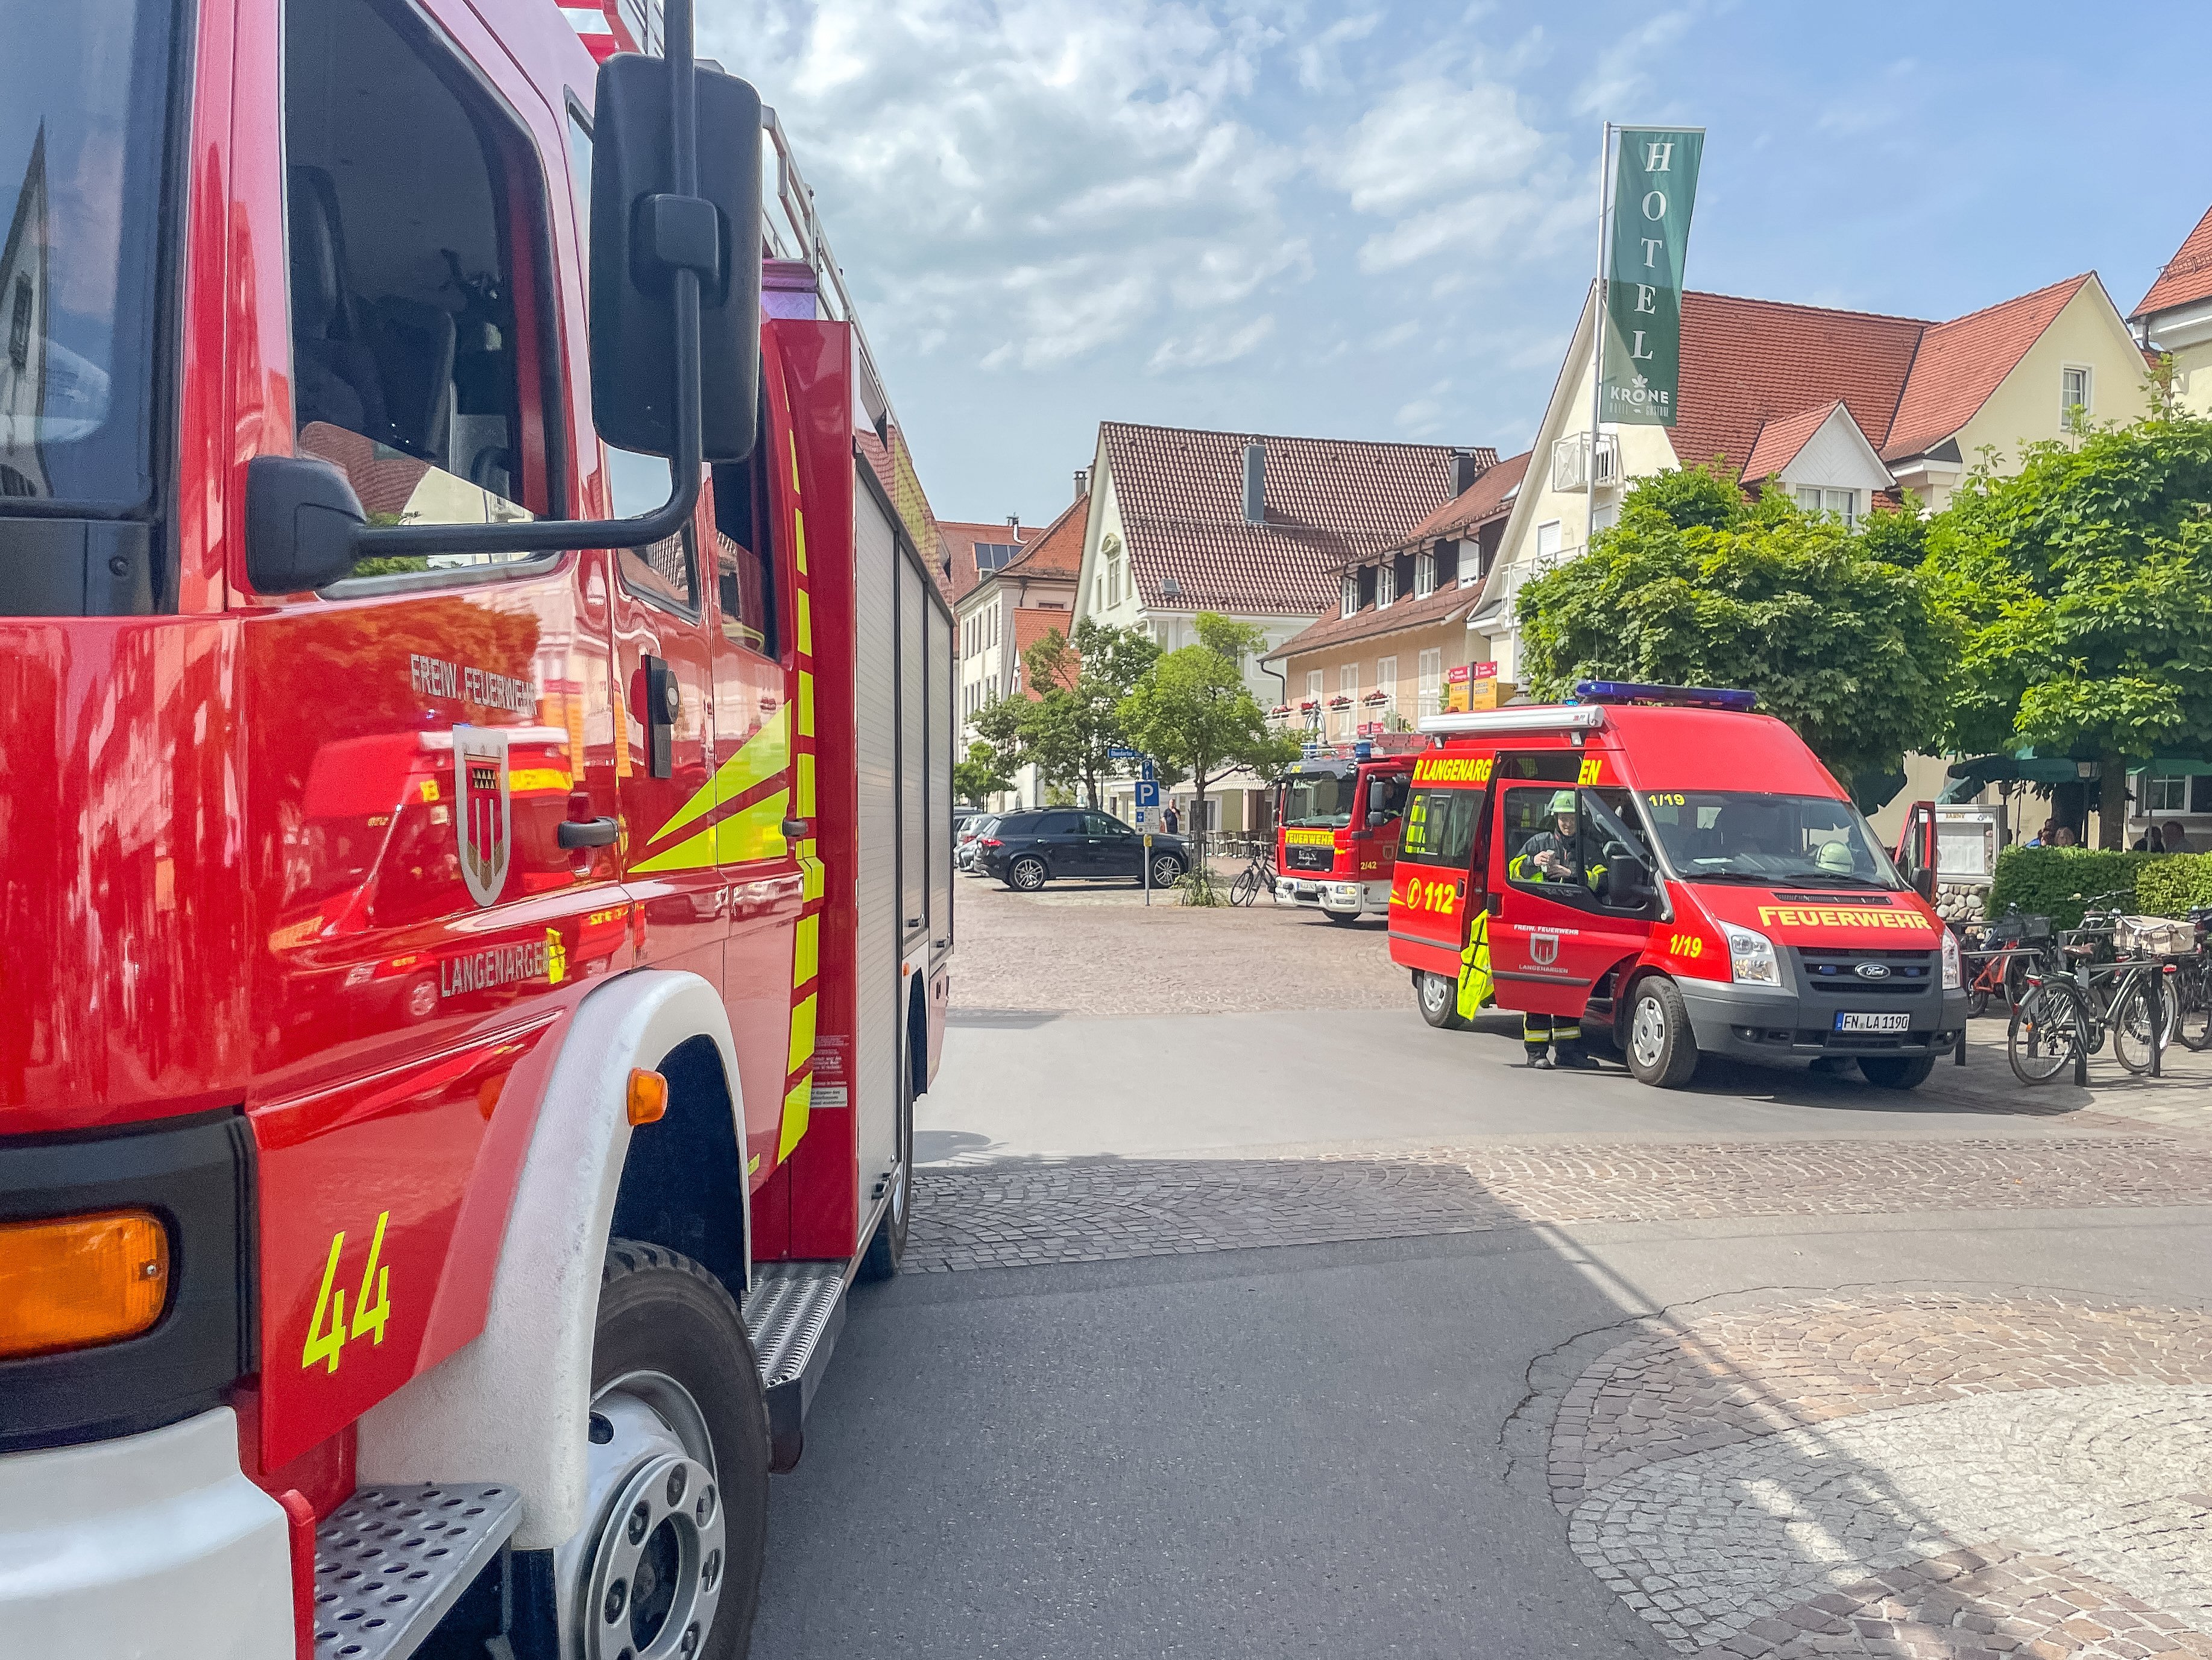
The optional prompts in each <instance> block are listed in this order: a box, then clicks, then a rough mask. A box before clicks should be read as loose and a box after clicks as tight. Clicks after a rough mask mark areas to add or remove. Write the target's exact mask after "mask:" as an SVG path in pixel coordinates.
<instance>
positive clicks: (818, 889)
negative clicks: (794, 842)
mask: <svg viewBox="0 0 2212 1660" xmlns="http://www.w3.org/2000/svg"><path fill="white" fill-rule="evenodd" d="M799 883H800V886H799V898H800V900H801V902H802V903H804V902H805V901H807V900H812V899H819V898H820V897H822V893H823V887H824V885H825V884H824V883H823V866H822V861H821V860H819V859H817V858H816V857H815V855H814V838H813V837H812V836H808V837H807V838H806V840H805V841H804V842H800V843H799Z"/></svg>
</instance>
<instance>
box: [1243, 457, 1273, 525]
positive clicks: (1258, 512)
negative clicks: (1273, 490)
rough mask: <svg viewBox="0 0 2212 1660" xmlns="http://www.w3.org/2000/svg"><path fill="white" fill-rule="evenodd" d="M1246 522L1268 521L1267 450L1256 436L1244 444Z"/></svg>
mask: <svg viewBox="0 0 2212 1660" xmlns="http://www.w3.org/2000/svg"><path fill="white" fill-rule="evenodd" d="M1244 522H1245V523H1246V524H1248V525H1264V524H1265V523H1267V450H1266V449H1265V448H1263V447H1261V443H1260V441H1259V440H1258V439H1256V438H1254V439H1250V440H1248V441H1246V443H1245V446H1244Z"/></svg>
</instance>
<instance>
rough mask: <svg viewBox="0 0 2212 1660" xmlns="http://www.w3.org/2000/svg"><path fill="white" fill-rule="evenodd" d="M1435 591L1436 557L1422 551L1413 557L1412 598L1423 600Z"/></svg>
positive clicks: (1431, 553)
mask: <svg viewBox="0 0 2212 1660" xmlns="http://www.w3.org/2000/svg"><path fill="white" fill-rule="evenodd" d="M1436 591H1437V556H1436V554H1435V553H1434V552H1433V551H1431V550H1422V551H1421V552H1419V553H1417V554H1415V555H1414V556H1413V598H1414V599H1427V598H1428V597H1429V596H1430V595H1431V594H1432V593H1435V592H1436Z"/></svg>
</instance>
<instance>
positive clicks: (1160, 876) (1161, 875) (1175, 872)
mask: <svg viewBox="0 0 2212 1660" xmlns="http://www.w3.org/2000/svg"><path fill="white" fill-rule="evenodd" d="M1181 875H1182V867H1181V866H1178V865H1177V864H1176V861H1175V860H1172V859H1169V858H1166V857H1164V856H1163V857H1161V858H1158V859H1155V860H1152V885H1153V886H1154V887H1156V888H1171V887H1173V886H1174V885H1176V878H1177V877H1179V876H1181Z"/></svg>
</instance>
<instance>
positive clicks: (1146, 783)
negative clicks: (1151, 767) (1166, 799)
mask: <svg viewBox="0 0 2212 1660" xmlns="http://www.w3.org/2000/svg"><path fill="white" fill-rule="evenodd" d="M1159 804H1160V787H1159V786H1158V784H1155V783H1154V782H1152V780H1151V779H1149V778H1146V779H1144V780H1142V781H1139V783H1138V785H1137V805H1138V806H1140V807H1157V806H1159Z"/></svg>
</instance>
